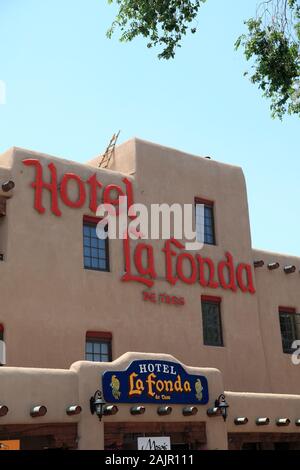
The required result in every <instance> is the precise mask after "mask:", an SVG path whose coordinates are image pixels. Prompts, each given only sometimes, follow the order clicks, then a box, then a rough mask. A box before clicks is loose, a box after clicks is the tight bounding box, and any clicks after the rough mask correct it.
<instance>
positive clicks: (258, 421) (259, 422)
mask: <svg viewBox="0 0 300 470" xmlns="http://www.w3.org/2000/svg"><path fill="white" fill-rule="evenodd" d="M255 423H256V424H257V426H266V425H267V424H269V423H270V418H256V420H255Z"/></svg>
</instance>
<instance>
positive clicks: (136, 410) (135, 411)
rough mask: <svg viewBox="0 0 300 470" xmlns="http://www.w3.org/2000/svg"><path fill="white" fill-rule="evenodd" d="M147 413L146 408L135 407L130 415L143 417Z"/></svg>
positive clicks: (131, 409)
mask: <svg viewBox="0 0 300 470" xmlns="http://www.w3.org/2000/svg"><path fill="white" fill-rule="evenodd" d="M145 411H146V408H145V407H144V406H133V407H132V408H130V413H131V414H132V415H143V414H144V413H145Z"/></svg>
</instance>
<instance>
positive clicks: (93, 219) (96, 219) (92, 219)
mask: <svg viewBox="0 0 300 470" xmlns="http://www.w3.org/2000/svg"><path fill="white" fill-rule="evenodd" d="M100 220H101V217H93V216H92V215H84V216H83V222H88V223H90V224H95V225H96V224H98V222H100Z"/></svg>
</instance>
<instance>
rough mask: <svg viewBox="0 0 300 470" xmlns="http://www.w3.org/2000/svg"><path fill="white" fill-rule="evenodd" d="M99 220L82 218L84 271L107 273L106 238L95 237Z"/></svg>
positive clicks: (107, 250) (107, 251)
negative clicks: (91, 270)
mask: <svg viewBox="0 0 300 470" xmlns="http://www.w3.org/2000/svg"><path fill="white" fill-rule="evenodd" d="M98 222H99V219H97V218H95V217H88V216H85V217H84V218H83V258H84V267H85V269H93V270H96V271H109V256H108V253H109V248H108V238H107V239H106V240H101V239H100V238H98V237H97V233H96V227H97V223H98Z"/></svg>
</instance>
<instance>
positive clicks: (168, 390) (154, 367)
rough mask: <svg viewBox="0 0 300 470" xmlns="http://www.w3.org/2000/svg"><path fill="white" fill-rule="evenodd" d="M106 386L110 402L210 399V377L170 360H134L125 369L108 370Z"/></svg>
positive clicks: (203, 401) (201, 402)
mask: <svg viewBox="0 0 300 470" xmlns="http://www.w3.org/2000/svg"><path fill="white" fill-rule="evenodd" d="M102 387H103V388H102V389H103V395H104V399H105V401H106V402H107V403H157V404H158V403H164V404H172V403H173V404H189V405H196V404H197V405H205V404H206V403H208V400H209V396H208V383H207V378H206V377H204V376H203V375H190V374H188V373H187V372H186V371H185V370H184V368H183V367H182V366H181V365H180V364H178V363H175V362H168V361H159V360H157V361H156V360H144V361H133V362H132V363H131V364H130V365H129V366H128V368H127V369H126V370H124V371H107V372H104V374H103V377H102Z"/></svg>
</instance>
